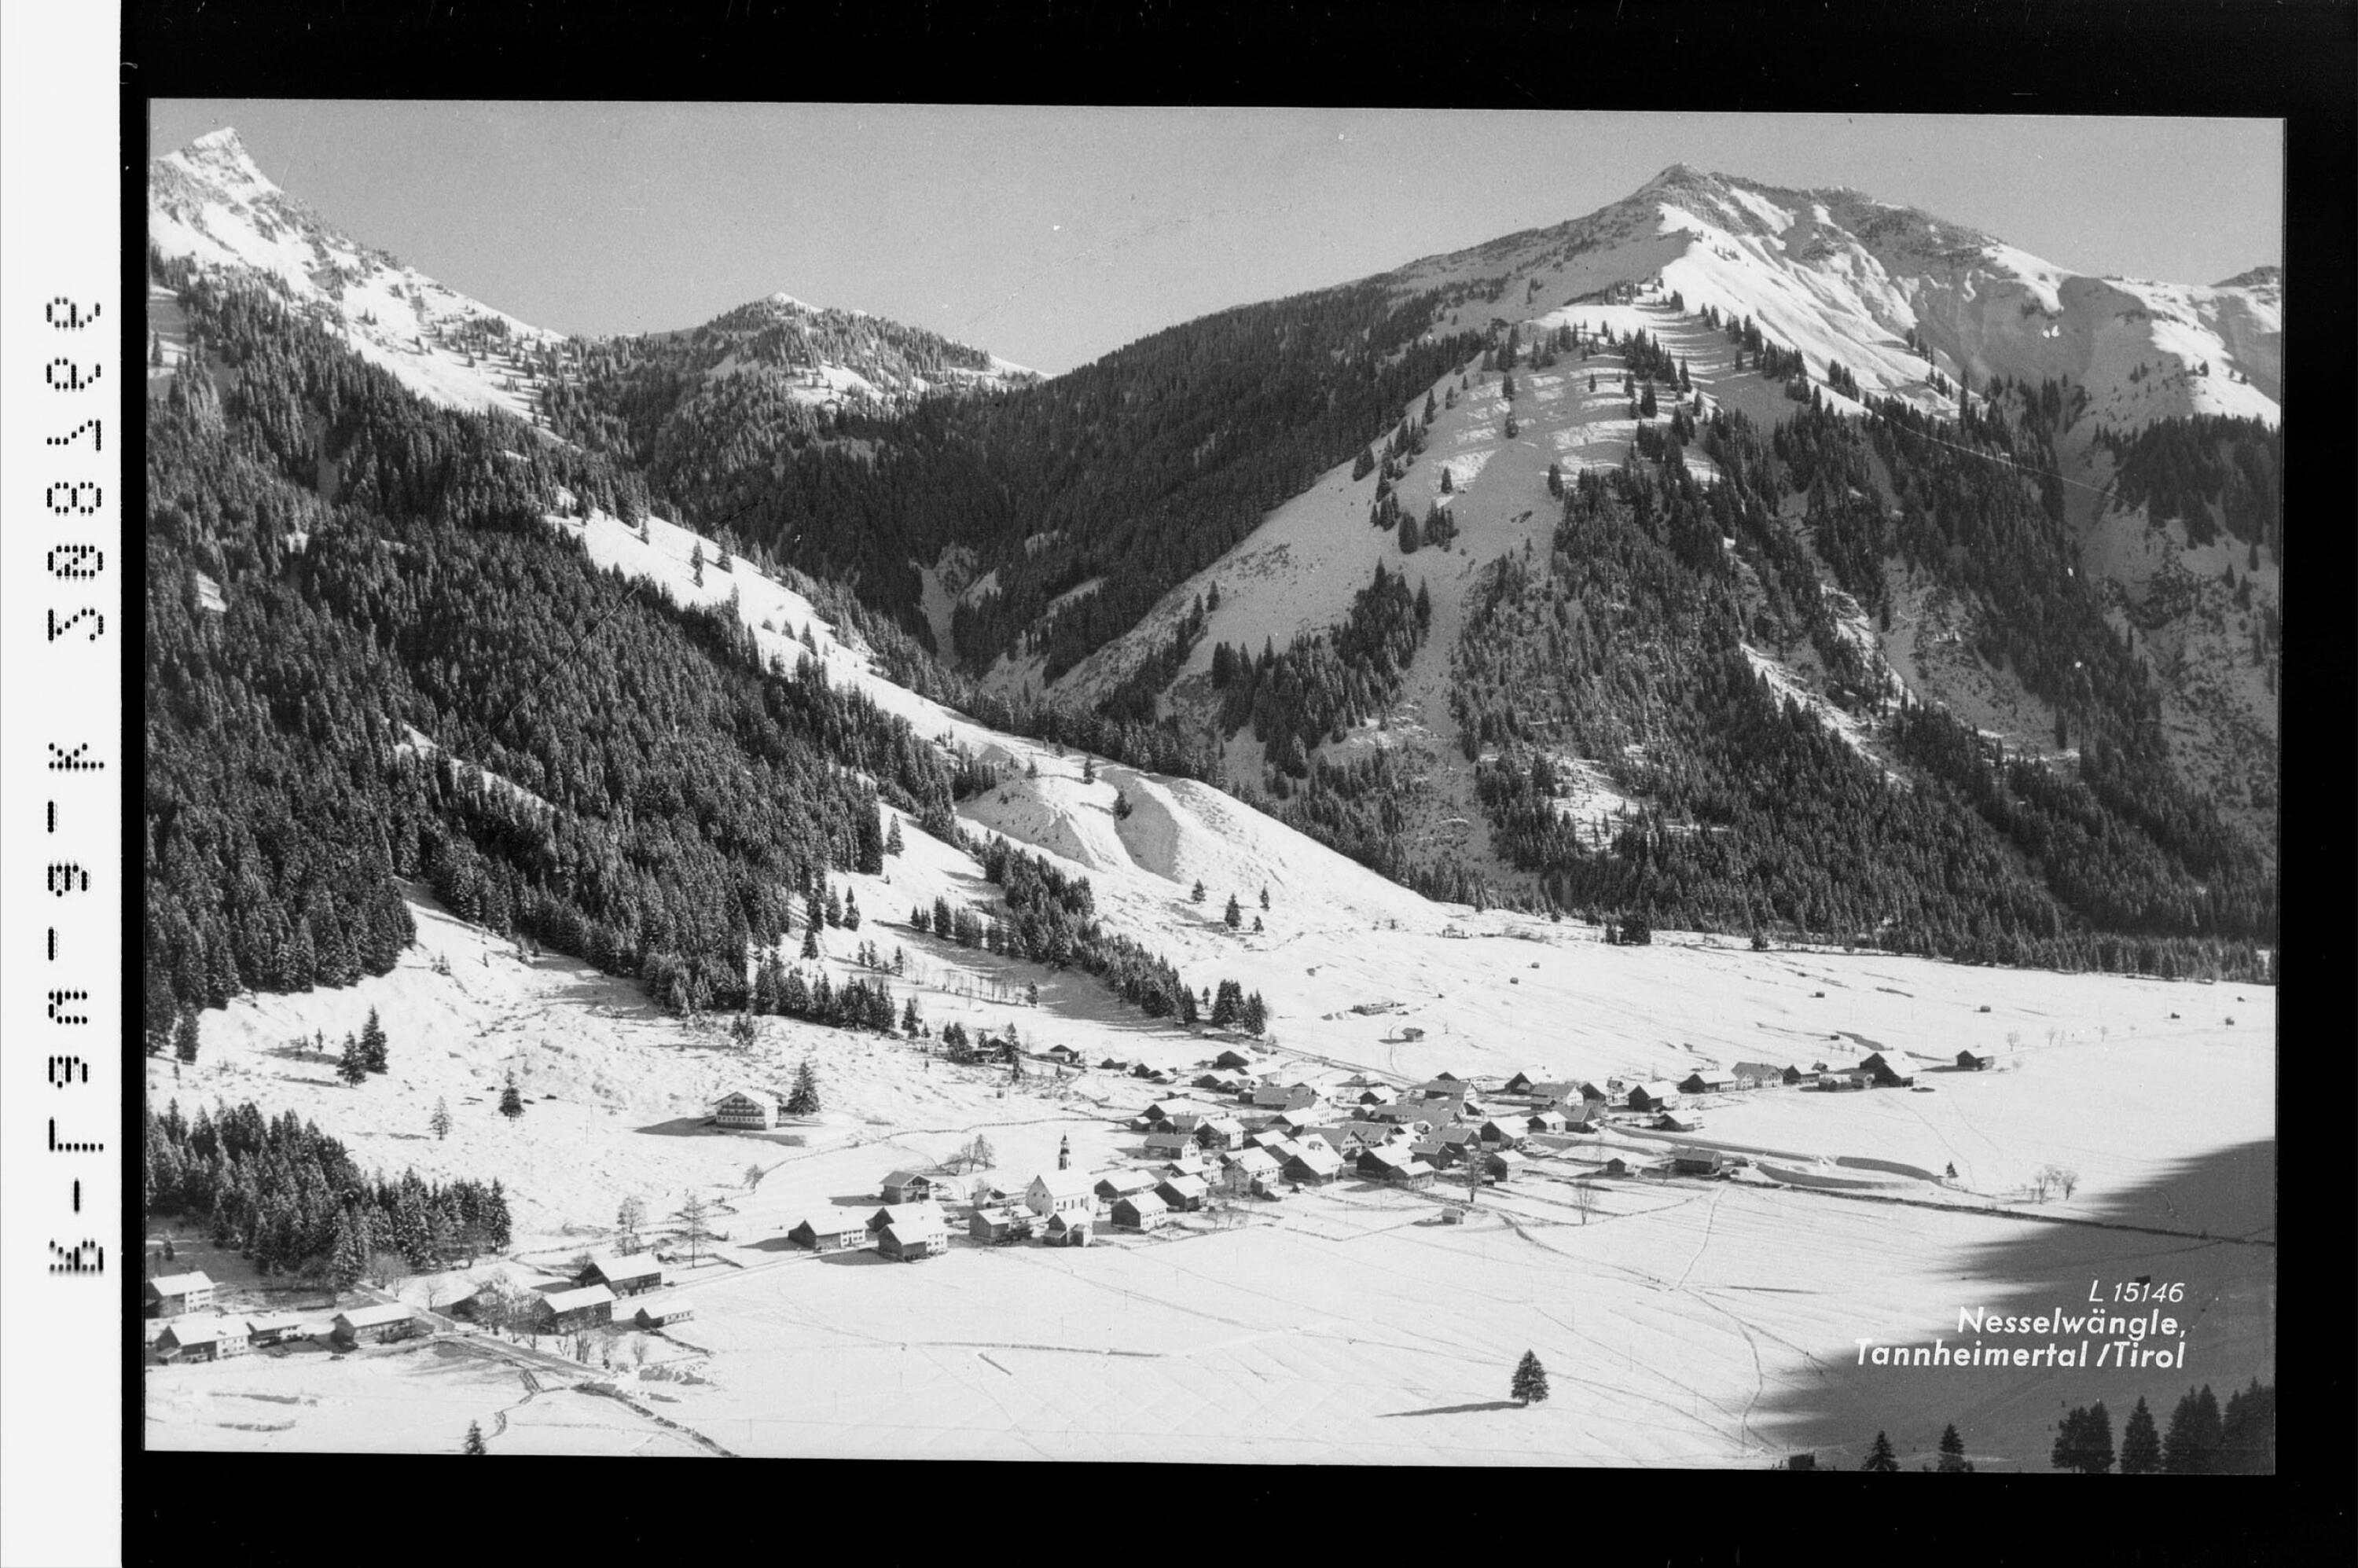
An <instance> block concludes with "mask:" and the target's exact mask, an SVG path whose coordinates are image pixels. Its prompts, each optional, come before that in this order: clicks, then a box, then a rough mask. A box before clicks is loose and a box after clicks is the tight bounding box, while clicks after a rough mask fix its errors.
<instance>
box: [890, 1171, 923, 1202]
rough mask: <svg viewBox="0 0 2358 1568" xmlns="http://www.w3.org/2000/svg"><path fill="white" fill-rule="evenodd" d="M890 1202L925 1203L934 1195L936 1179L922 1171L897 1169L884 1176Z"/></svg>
mask: <svg viewBox="0 0 2358 1568" xmlns="http://www.w3.org/2000/svg"><path fill="white" fill-rule="evenodd" d="M883 1195H884V1201H885V1202H886V1203H888V1204H896V1203H924V1202H925V1201H926V1200H927V1199H929V1198H931V1197H932V1196H933V1195H934V1179H933V1178H932V1177H931V1176H928V1175H926V1174H925V1173H923V1172H921V1171H895V1172H893V1173H892V1174H890V1175H888V1176H886V1177H885V1178H884V1194H883Z"/></svg>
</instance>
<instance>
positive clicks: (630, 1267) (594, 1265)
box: [579, 1252, 664, 1296]
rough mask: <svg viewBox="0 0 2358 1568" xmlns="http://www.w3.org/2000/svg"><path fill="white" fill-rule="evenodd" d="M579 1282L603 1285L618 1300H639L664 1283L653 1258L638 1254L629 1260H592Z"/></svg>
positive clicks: (649, 1253) (659, 1268) (583, 1271)
mask: <svg viewBox="0 0 2358 1568" xmlns="http://www.w3.org/2000/svg"><path fill="white" fill-rule="evenodd" d="M579 1281H580V1282H581V1283H582V1284H585V1285H603V1286H605V1287H606V1288H607V1289H608V1290H610V1291H611V1292H614V1293H615V1294H616V1295H618V1296H643V1295H644V1294H646V1293H647V1292H649V1291H652V1290H655V1289H657V1288H659V1287H660V1286H661V1285H662V1284H663V1282H664V1273H663V1265H662V1264H660V1263H658V1262H656V1261H655V1259H654V1253H652V1252H642V1253H639V1254H638V1255H636V1256H635V1257H630V1258H593V1259H591V1260H590V1266H589V1267H588V1268H586V1269H584V1270H582V1271H581V1273H580V1275H579Z"/></svg>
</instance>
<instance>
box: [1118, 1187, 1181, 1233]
mask: <svg viewBox="0 0 2358 1568" xmlns="http://www.w3.org/2000/svg"><path fill="white" fill-rule="evenodd" d="M1170 1217H1171V1206H1170V1205H1168V1204H1166V1203H1164V1202H1163V1200H1162V1198H1160V1197H1159V1196H1157V1195H1155V1194H1153V1193H1139V1194H1136V1195H1133V1196H1130V1197H1126V1198H1124V1199H1122V1200H1121V1201H1120V1203H1118V1204H1116V1205H1114V1206H1113V1222H1114V1223H1115V1224H1116V1225H1119V1226H1120V1227H1122V1228H1124V1229H1125V1230H1152V1229H1153V1228H1155V1227H1157V1226H1159V1225H1161V1224H1162V1223H1163V1221H1165V1220H1167V1219H1169V1218H1170Z"/></svg>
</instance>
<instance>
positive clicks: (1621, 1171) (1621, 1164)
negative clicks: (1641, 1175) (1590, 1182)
mask: <svg viewBox="0 0 2358 1568" xmlns="http://www.w3.org/2000/svg"><path fill="white" fill-rule="evenodd" d="M1599 1173H1600V1174H1603V1175H1607V1176H1626V1175H1628V1173H1629V1162H1628V1161H1627V1160H1624V1159H1623V1158H1621V1156H1620V1155H1618V1154H1616V1155H1614V1156H1613V1158H1611V1159H1610V1160H1607V1161H1606V1162H1605V1163H1604V1164H1603V1165H1602V1166H1601V1167H1599Z"/></svg>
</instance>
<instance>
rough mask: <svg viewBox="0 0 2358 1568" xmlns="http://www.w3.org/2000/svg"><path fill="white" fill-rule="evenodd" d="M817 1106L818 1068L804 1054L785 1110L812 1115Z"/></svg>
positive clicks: (797, 1067)
mask: <svg viewBox="0 0 2358 1568" xmlns="http://www.w3.org/2000/svg"><path fill="white" fill-rule="evenodd" d="M910 1005H911V1006H913V1007H914V1005H915V999H914V998H912V999H910ZM819 1108H820V1100H819V1092H818V1070H817V1068H815V1067H813V1066H812V1065H811V1059H810V1058H809V1057H808V1056H805V1057H804V1058H803V1059H802V1061H801V1062H800V1063H798V1064H797V1065H795V1086H794V1087H793V1089H792V1090H791V1091H789V1092H788V1094H787V1096H786V1110H787V1113H788V1114H790V1115H793V1116H814V1115H817V1112H818V1110H819Z"/></svg>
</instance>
